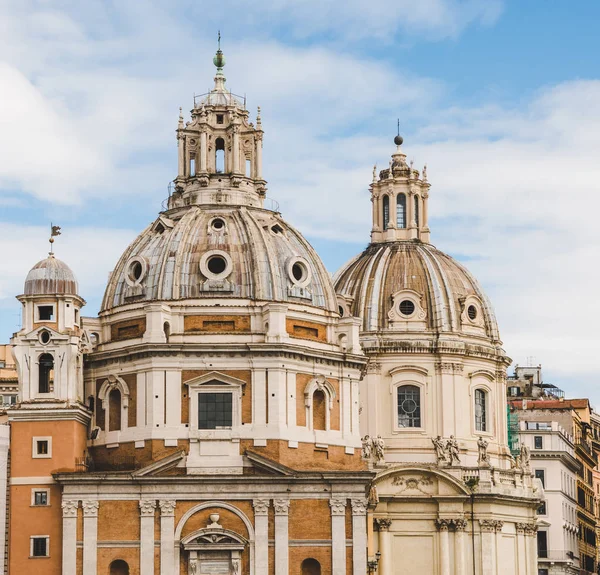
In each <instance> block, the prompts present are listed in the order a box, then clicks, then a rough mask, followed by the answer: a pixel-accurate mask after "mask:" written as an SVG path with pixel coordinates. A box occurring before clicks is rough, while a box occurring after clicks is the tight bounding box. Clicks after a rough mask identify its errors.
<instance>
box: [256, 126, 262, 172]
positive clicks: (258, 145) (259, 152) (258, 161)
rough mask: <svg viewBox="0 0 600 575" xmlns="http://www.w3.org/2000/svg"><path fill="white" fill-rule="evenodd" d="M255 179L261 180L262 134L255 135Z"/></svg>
mask: <svg viewBox="0 0 600 575" xmlns="http://www.w3.org/2000/svg"><path fill="white" fill-rule="evenodd" d="M256 179H257V180H262V134H260V133H257V134H256Z"/></svg>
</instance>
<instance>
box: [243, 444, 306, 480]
mask: <svg viewBox="0 0 600 575" xmlns="http://www.w3.org/2000/svg"><path fill="white" fill-rule="evenodd" d="M245 455H246V457H247V458H248V459H249V460H250V462H251V463H252V465H253V466H254V467H256V468H258V469H261V470H262V471H267V472H268V473H272V474H274V475H287V476H292V475H297V473H296V471H295V470H294V469H292V468H291V467H288V466H287V465H283V464H282V463H278V462H277V461H273V460H272V459H269V458H268V457H265V456H264V455H260V454H259V453H256V451H251V450H250V449H247V450H246V453H245Z"/></svg>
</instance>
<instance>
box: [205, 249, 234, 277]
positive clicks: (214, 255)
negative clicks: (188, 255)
mask: <svg viewBox="0 0 600 575" xmlns="http://www.w3.org/2000/svg"><path fill="white" fill-rule="evenodd" d="M232 270H233V262H232V261H231V256H230V255H229V254H228V253H227V252H224V251H221V250H211V251H210V252H207V253H205V254H204V255H203V256H202V258H201V259H200V271H201V272H202V274H204V276H205V277H207V278H208V279H214V280H222V279H225V278H226V277H227V276H229V275H230V274H231V271H232Z"/></svg>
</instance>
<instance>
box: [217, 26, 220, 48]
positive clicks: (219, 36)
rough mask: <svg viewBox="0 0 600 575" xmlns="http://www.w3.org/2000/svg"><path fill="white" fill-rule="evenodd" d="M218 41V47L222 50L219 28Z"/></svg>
mask: <svg viewBox="0 0 600 575" xmlns="http://www.w3.org/2000/svg"><path fill="white" fill-rule="evenodd" d="M217 42H218V46H217V49H218V50H220V49H221V30H218V33H217Z"/></svg>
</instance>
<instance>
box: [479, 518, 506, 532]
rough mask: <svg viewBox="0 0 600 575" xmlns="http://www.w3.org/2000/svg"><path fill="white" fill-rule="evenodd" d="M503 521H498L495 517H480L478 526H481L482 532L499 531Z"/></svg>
mask: <svg viewBox="0 0 600 575" xmlns="http://www.w3.org/2000/svg"><path fill="white" fill-rule="evenodd" d="M503 525H504V521H498V520H496V519H480V520H479V526H480V527H481V532H482V533H500V532H501V531H502V526H503Z"/></svg>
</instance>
